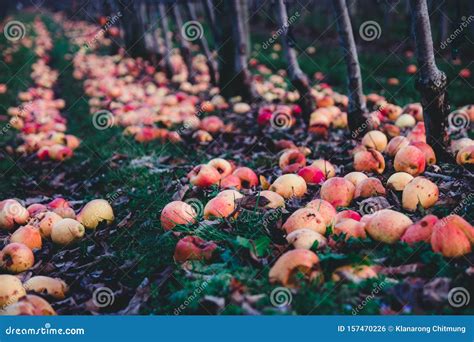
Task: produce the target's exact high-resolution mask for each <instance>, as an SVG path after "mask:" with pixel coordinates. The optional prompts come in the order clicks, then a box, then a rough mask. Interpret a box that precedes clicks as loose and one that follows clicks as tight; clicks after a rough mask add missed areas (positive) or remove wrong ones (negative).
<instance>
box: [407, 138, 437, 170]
mask: <svg viewBox="0 0 474 342" xmlns="http://www.w3.org/2000/svg"><path fill="white" fill-rule="evenodd" d="M410 145H412V146H415V147H416V148H418V149H419V150H420V151H421V152H422V153H423V154H424V155H425V164H426V165H427V166H431V165H434V164H436V155H435V153H434V151H433V149H432V148H431V146H430V145H428V144H427V143H425V142H422V141H415V142H412V143H411V144H410Z"/></svg>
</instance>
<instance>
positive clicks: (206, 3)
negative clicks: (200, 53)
mask: <svg viewBox="0 0 474 342" xmlns="http://www.w3.org/2000/svg"><path fill="white" fill-rule="evenodd" d="M202 5H203V7H204V12H205V13H206V17H207V20H208V21H209V25H210V26H211V31H212V36H213V38H214V46H217V42H219V41H220V40H221V39H220V31H219V30H218V28H217V23H216V13H215V11H214V5H213V4H212V0H203V1H202Z"/></svg>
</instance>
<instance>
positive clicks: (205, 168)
mask: <svg viewBox="0 0 474 342" xmlns="http://www.w3.org/2000/svg"><path fill="white" fill-rule="evenodd" d="M188 178H189V181H190V182H191V184H192V185H195V186H198V187H200V188H207V187H210V186H211V185H213V184H217V183H218V182H219V180H220V179H221V175H220V174H219V171H217V170H216V169H215V168H214V167H212V166H210V165H206V164H201V165H198V166H196V167H195V168H193V169H192V170H191V172H189V173H188Z"/></svg>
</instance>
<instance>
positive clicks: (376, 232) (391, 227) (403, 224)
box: [365, 209, 413, 244]
mask: <svg viewBox="0 0 474 342" xmlns="http://www.w3.org/2000/svg"><path fill="white" fill-rule="evenodd" d="M412 224H413V222H412V220H410V218H409V217H408V216H406V215H404V214H402V213H399V212H397V211H394V210H391V209H382V210H379V211H377V212H376V213H375V214H373V215H372V216H371V217H370V219H369V220H367V222H366V226H365V230H366V231H367V233H369V235H370V236H371V237H372V238H373V239H374V240H376V241H380V242H384V243H388V244H393V243H395V242H397V241H398V240H400V238H401V237H402V235H403V234H404V233H405V230H406V229H407V228H408V227H409V226H410V225H412Z"/></svg>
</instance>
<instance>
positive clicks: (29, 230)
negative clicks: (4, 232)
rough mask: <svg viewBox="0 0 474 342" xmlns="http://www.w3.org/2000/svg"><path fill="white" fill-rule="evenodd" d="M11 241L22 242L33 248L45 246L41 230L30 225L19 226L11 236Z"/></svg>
mask: <svg viewBox="0 0 474 342" xmlns="http://www.w3.org/2000/svg"><path fill="white" fill-rule="evenodd" d="M10 242H17V243H22V244H24V245H25V246H27V247H28V248H30V249H32V250H33V249H41V247H42V246H43V241H42V239H41V234H40V232H39V230H38V229H36V228H35V227H33V226H30V225H27V226H23V227H20V228H18V229H17V230H16V231H15V232H14V233H13V234H12V236H11V237H10Z"/></svg>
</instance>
